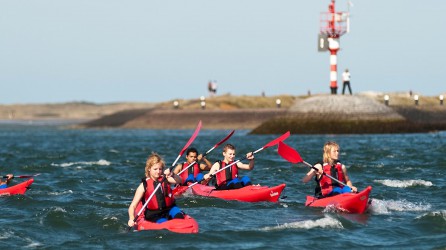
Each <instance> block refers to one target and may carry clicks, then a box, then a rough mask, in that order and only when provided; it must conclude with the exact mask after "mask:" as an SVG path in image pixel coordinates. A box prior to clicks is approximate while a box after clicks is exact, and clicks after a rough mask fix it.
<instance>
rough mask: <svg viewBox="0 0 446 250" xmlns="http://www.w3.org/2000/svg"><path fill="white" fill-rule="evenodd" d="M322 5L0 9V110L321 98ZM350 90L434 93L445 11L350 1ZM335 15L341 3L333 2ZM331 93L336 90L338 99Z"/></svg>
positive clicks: (19, 5) (182, 3)
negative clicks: (212, 96) (216, 97)
mask: <svg viewBox="0 0 446 250" xmlns="http://www.w3.org/2000/svg"><path fill="white" fill-rule="evenodd" d="M329 3H330V0H306V1H302V0H275V1H272V0H269V1H266V0H224V1H222V0H221V1H218V0H152V1H151V0H127V1H115V0H52V1H48V0H39V1H23V0H13V1H5V0H0V103H1V104H13V103H55V102H70V101H89V102H97V103H106V102H120V101H138V102H140V101H143V102H158V101H167V100H172V99H175V98H198V97H199V96H201V95H205V96H206V95H207V82H208V81H209V80H216V81H217V83H218V91H217V94H226V93H231V94H233V95H260V94H261V92H262V91H264V92H265V93H266V95H279V94H291V95H303V94H306V93H307V91H308V90H311V92H312V93H329V69H330V65H329V53H328V52H324V53H321V52H318V51H317V35H318V33H319V18H320V13H321V12H326V11H327V9H328V4H329ZM352 3H353V6H352V7H351V8H350V11H351V26H350V29H351V32H350V33H348V34H346V35H344V36H342V37H341V40H340V43H341V51H340V52H339V53H338V73H339V78H338V79H339V83H338V85H339V87H342V82H341V81H340V80H341V77H340V75H341V73H342V71H343V70H344V69H345V68H346V67H348V68H349V70H350V72H351V75H352V80H351V84H352V89H353V92H364V91H378V92H396V91H409V90H413V91H414V92H417V93H420V94H421V95H439V94H442V93H445V92H446V80H445V79H444V74H445V72H446V66H445V63H444V60H445V59H446V52H445V49H444V46H445V44H446V40H445V34H444V30H446V27H445V26H446V14H445V13H446V1H438V0H424V1H419V0H417V1H416V0H392V1H388V0H352ZM336 9H337V10H338V11H345V10H347V1H345V0H342V1H341V0H338V1H336ZM338 92H340V91H338Z"/></svg>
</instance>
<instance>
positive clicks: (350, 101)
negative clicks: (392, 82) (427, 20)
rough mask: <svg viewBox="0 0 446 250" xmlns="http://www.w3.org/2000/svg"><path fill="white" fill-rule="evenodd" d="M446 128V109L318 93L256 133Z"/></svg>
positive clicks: (254, 131) (367, 131)
mask: <svg viewBox="0 0 446 250" xmlns="http://www.w3.org/2000/svg"><path fill="white" fill-rule="evenodd" d="M436 130H446V112H445V111H444V110H438V109H436V110H432V109H430V108H426V107H424V108H420V107H411V106H408V105H395V106H393V107H392V106H386V105H385V104H384V103H381V102H379V101H378V100H377V96H368V95H354V96H344V95H317V96H311V97H307V98H301V99H298V100H296V102H295V103H294V105H292V106H291V107H290V108H289V109H288V112H287V114H286V115H284V116H281V117H277V118H273V119H271V120H269V121H267V122H264V123H263V124H261V125H260V126H259V127H257V128H255V129H254V130H253V131H252V133H255V134H269V133H282V132H284V131H290V132H292V133H295V134H327V133H328V134H360V133H413V132H429V131H436Z"/></svg>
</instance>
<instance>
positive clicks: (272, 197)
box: [177, 183, 286, 202]
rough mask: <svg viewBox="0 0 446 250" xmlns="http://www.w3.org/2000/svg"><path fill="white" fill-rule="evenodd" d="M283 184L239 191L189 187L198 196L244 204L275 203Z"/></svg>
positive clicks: (240, 189) (210, 187) (249, 187)
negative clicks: (242, 202)
mask: <svg viewBox="0 0 446 250" xmlns="http://www.w3.org/2000/svg"><path fill="white" fill-rule="evenodd" d="M285 186H286V185H285V183H282V184H280V185H277V186H274V187H268V186H256V185H250V186H246V187H243V188H239V189H231V190H216V189H215V187H212V186H206V185H201V184H197V185H194V186H192V187H191V189H192V193H193V194H195V195H198V196H205V197H214V198H220V199H224V200H237V201H244V202H262V201H269V202H277V201H278V200H279V198H280V194H281V193H282V191H283V189H284V188H285ZM179 188H180V189H179V191H178V192H177V194H180V193H181V192H184V191H185V190H184V187H179Z"/></svg>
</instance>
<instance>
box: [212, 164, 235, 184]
mask: <svg viewBox="0 0 446 250" xmlns="http://www.w3.org/2000/svg"><path fill="white" fill-rule="evenodd" d="M218 163H219V164H220V169H222V168H224V167H225V166H227V165H229V164H231V163H233V161H231V162H229V163H225V162H224V161H218ZM237 175H238V167H237V163H236V164H234V165H232V166H230V167H229V168H226V169H225V170H223V171H221V172H218V173H217V174H216V177H217V185H218V186H220V185H221V184H225V183H227V182H230V181H231V180H232V179H234V178H237Z"/></svg>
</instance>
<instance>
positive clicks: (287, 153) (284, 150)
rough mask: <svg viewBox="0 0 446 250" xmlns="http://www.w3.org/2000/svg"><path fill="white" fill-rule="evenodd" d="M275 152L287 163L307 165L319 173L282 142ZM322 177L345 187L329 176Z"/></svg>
mask: <svg viewBox="0 0 446 250" xmlns="http://www.w3.org/2000/svg"><path fill="white" fill-rule="evenodd" d="M277 152H278V153H279V155H280V156H282V158H283V159H285V160H287V161H289V162H291V163H293V164H297V163H303V164H305V165H307V166H308V167H310V168H312V169H314V170H315V171H316V172H317V173H318V172H319V170H318V169H317V168H316V167H314V166H313V165H311V164H310V163H308V162H306V161H304V160H303V159H302V157H300V155H299V152H297V151H296V150H295V149H294V148H292V147H290V146H288V145H287V144H285V143H284V142H279V146H278V149H277ZM323 175H325V176H327V177H328V178H330V179H332V180H334V181H336V182H337V183H339V184H342V185H344V186H347V184H345V183H343V182H342V181H340V180H338V179H336V178H334V177H332V176H331V175H329V174H326V173H323Z"/></svg>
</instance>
